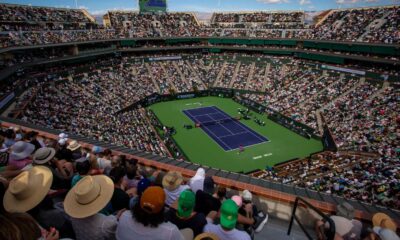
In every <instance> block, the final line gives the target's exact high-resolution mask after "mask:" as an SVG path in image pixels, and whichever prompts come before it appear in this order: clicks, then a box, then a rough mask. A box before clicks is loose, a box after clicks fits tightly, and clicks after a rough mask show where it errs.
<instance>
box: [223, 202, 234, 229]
mask: <svg viewBox="0 0 400 240" xmlns="http://www.w3.org/2000/svg"><path fill="white" fill-rule="evenodd" d="M237 218H238V206H237V205H236V203H235V202H234V201H233V200H232V199H228V200H225V201H224V202H223V203H222V205H221V209H220V224H221V227H222V228H224V229H226V230H232V229H234V228H235V226H236V221H237Z"/></svg>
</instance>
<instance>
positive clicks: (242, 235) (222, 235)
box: [203, 223, 251, 240]
mask: <svg viewBox="0 0 400 240" xmlns="http://www.w3.org/2000/svg"><path fill="white" fill-rule="evenodd" d="M203 232H208V233H214V234H215V235H217V236H218V238H219V240H251V238H250V236H249V234H247V233H246V232H244V231H239V230H237V229H236V228H234V229H232V230H229V231H226V230H224V229H222V227H221V225H219V224H218V225H215V224H212V223H207V225H205V226H204V229H203Z"/></svg>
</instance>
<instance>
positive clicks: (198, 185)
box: [189, 168, 206, 193]
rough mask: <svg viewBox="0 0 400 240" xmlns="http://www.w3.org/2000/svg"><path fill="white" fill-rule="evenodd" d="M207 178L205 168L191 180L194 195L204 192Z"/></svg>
mask: <svg viewBox="0 0 400 240" xmlns="http://www.w3.org/2000/svg"><path fill="white" fill-rule="evenodd" d="M205 177H206V172H205V171H204V169H203V168H198V169H197V171H196V174H195V175H194V176H193V177H192V178H191V179H190V180H189V186H190V188H191V189H192V191H193V192H194V193H196V192H197V190H203V183H204V178H205Z"/></svg>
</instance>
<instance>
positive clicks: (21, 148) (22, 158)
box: [8, 141, 35, 170]
mask: <svg viewBox="0 0 400 240" xmlns="http://www.w3.org/2000/svg"><path fill="white" fill-rule="evenodd" d="M34 151H35V146H34V145H33V144H30V143H26V142H23V141H18V142H16V143H15V144H14V145H12V146H11V153H10V156H9V160H8V165H9V166H10V167H14V169H18V170H21V169H23V168H24V167H25V166H27V165H28V164H31V163H32V159H31V154H32V153H33V152H34Z"/></svg>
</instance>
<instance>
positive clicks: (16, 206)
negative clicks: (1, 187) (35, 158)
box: [3, 166, 53, 212]
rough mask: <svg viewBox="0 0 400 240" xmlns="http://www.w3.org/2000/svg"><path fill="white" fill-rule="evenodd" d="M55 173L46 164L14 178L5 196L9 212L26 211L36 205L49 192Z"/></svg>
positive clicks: (4, 200) (6, 207)
mask: <svg viewBox="0 0 400 240" xmlns="http://www.w3.org/2000/svg"><path fill="white" fill-rule="evenodd" d="M52 181H53V174H52V173H51V171H50V169H48V168H47V167H44V166H35V167H32V168H31V169H29V170H27V171H23V172H22V173H20V174H19V175H18V176H16V177H15V178H13V179H12V180H11V181H10V183H9V187H8V189H7V190H6V192H5V194H4V198H3V205H4V209H5V210H6V211H7V212H26V211H29V210H31V209H32V208H34V207H36V206H37V205H38V204H39V203H40V202H41V201H42V200H43V199H44V198H45V197H46V195H47V194H48V192H49V190H50V186H51V183H52Z"/></svg>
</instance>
